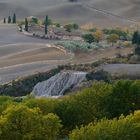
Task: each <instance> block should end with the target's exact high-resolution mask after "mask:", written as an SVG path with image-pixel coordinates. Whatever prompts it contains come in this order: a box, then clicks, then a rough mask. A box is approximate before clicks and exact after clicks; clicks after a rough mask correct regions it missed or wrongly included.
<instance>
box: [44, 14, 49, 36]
mask: <svg viewBox="0 0 140 140" xmlns="http://www.w3.org/2000/svg"><path fill="white" fill-rule="evenodd" d="M48 20H49V19H48V16H46V19H45V35H46V34H47V33H48Z"/></svg>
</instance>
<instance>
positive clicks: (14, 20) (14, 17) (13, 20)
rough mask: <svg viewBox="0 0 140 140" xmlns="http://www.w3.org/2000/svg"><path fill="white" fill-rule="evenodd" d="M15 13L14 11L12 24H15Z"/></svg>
mask: <svg viewBox="0 0 140 140" xmlns="http://www.w3.org/2000/svg"><path fill="white" fill-rule="evenodd" d="M16 22H17V21H16V14H15V13H14V15H13V24H16Z"/></svg>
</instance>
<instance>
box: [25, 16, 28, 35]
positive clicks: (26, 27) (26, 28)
mask: <svg viewBox="0 0 140 140" xmlns="http://www.w3.org/2000/svg"><path fill="white" fill-rule="evenodd" d="M25 31H26V32H28V19H27V18H25Z"/></svg>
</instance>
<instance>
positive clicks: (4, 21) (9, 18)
mask: <svg viewBox="0 0 140 140" xmlns="http://www.w3.org/2000/svg"><path fill="white" fill-rule="evenodd" d="M16 22H17V19H16V14H15V13H14V14H13V17H12V18H11V16H9V17H8V19H7V23H9V24H10V23H13V24H16ZM3 23H6V18H4V19H3Z"/></svg>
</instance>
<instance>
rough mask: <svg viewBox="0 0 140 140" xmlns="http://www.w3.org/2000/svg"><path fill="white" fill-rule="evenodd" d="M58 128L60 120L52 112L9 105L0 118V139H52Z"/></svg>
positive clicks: (56, 135) (57, 132) (56, 134)
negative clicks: (45, 112)
mask: <svg viewBox="0 0 140 140" xmlns="http://www.w3.org/2000/svg"><path fill="white" fill-rule="evenodd" d="M60 128H61V124H60V120H59V118H58V117H57V116H56V115H54V114H47V115H42V113H41V111H40V110H39V108H34V109H29V108H28V107H26V106H23V105H19V106H11V107H8V108H7V109H6V110H5V111H4V112H3V115H2V116H1V118H0V139H2V140H13V139H15V140H23V139H25V140H29V139H33V140H54V139H56V137H58V134H59V131H60Z"/></svg>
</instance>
